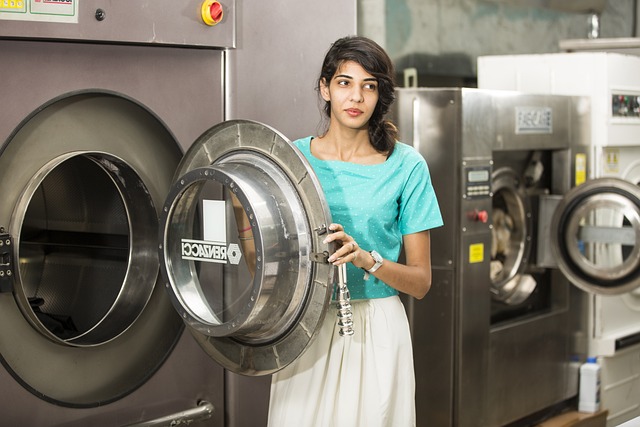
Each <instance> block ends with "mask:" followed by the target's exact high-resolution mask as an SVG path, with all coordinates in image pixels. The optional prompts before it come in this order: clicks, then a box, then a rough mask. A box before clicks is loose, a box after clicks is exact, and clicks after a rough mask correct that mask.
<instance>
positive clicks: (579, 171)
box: [576, 153, 587, 185]
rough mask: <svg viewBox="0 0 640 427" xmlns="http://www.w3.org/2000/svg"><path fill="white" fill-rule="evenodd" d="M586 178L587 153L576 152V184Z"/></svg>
mask: <svg viewBox="0 0 640 427" xmlns="http://www.w3.org/2000/svg"><path fill="white" fill-rule="evenodd" d="M586 180H587V155H586V154H584V153H579V154H576V185H580V184H582V183H584V182H585V181H586Z"/></svg>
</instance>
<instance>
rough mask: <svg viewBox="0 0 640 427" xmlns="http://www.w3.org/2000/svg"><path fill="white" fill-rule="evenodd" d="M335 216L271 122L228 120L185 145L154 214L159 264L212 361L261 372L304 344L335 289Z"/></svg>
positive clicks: (305, 167)
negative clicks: (331, 241)
mask: <svg viewBox="0 0 640 427" xmlns="http://www.w3.org/2000/svg"><path fill="white" fill-rule="evenodd" d="M330 221H331V218H330V213H329V209H328V206H327V204H326V202H325V199H324V195H323V193H322V189H321V187H320V185H319V182H318V181H317V178H316V176H315V174H314V173H313V171H312V169H311V167H310V166H309V164H308V163H307V161H306V159H305V158H304V156H303V155H302V154H301V153H300V152H299V151H298V150H297V148H296V147H295V146H293V145H292V144H291V143H290V142H289V141H288V140H287V139H286V138H285V137H284V136H282V135H281V134H279V133H278V132H277V131H275V130H273V129H271V128H269V127H268V126H265V125H262V124H260V123H256V122H250V121H228V122H223V123H221V124H219V125H217V126H215V127H213V128H211V129H210V130H209V131H207V132H205V134H203V135H202V136H201V137H200V138H199V139H198V141H196V143H195V144H194V145H193V146H192V147H191V149H190V150H189V151H188V152H187V153H186V155H185V157H184V158H183V161H182V162H181V164H180V166H179V168H178V172H177V175H176V180H175V184H174V186H173V188H172V190H171V191H170V193H169V196H168V198H167V201H166V203H165V206H164V209H163V214H162V217H161V227H160V229H161V237H160V238H161V244H160V257H161V265H162V266H163V267H164V268H162V270H163V274H164V279H165V283H164V285H165V286H166V288H167V289H168V290H169V293H170V296H171V298H172V301H173V304H174V307H175V308H176V309H177V310H178V312H179V313H180V316H181V317H182V318H183V320H184V321H185V323H186V324H187V325H188V327H189V329H190V330H191V332H192V333H193V335H194V336H195V338H196V340H197V341H198V342H199V344H200V345H201V346H202V348H203V349H204V350H205V351H206V352H207V353H208V354H209V355H210V356H211V357H212V358H213V359H214V360H215V361H217V362H218V363H220V364H221V365H222V366H224V367H225V368H227V369H229V370H231V371H233V372H236V373H240V374H244V375H253V376H255V375H266V374H271V373H273V372H276V371H278V370H280V369H282V368H284V367H285V366H287V365H288V364H290V363H291V362H292V361H293V360H295V359H296V358H297V357H298V356H299V355H300V354H301V353H302V352H303V351H304V350H305V349H306V348H307V346H308V345H309V343H310V342H311V341H312V339H313V338H314V336H315V334H316V331H317V330H318V327H319V325H320V323H321V322H322V320H323V318H324V315H325V313H326V309H327V306H328V304H329V300H330V297H331V292H332V287H331V286H330V285H331V283H332V278H333V269H332V268H331V265H330V264H329V263H328V262H327V261H326V259H327V257H328V255H329V252H330V251H331V250H332V249H333V248H331V247H330V246H329V245H328V244H324V243H322V240H323V239H324V236H323V235H324V234H325V233H326V231H327V226H328V225H329V224H330Z"/></svg>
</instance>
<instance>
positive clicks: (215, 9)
mask: <svg viewBox="0 0 640 427" xmlns="http://www.w3.org/2000/svg"><path fill="white" fill-rule="evenodd" d="M201 14H202V20H203V21H204V23H205V24H207V25H209V26H213V25H216V24H217V23H218V22H220V21H222V17H223V16H224V11H223V10H222V5H221V4H220V3H219V2H217V1H215V0H205V1H203V2H202V9H201Z"/></svg>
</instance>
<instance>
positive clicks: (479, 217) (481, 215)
mask: <svg viewBox="0 0 640 427" xmlns="http://www.w3.org/2000/svg"><path fill="white" fill-rule="evenodd" d="M469 219H471V220H472V221H480V222H482V223H484V224H486V223H487V221H489V213H488V212H487V211H485V210H482V211H479V210H477V209H476V210H474V211H473V212H469Z"/></svg>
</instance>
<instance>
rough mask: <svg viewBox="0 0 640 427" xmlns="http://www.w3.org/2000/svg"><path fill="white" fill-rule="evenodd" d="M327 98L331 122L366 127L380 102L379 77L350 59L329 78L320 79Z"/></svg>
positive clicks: (323, 95) (348, 126)
mask: <svg viewBox="0 0 640 427" xmlns="http://www.w3.org/2000/svg"><path fill="white" fill-rule="evenodd" d="M320 92H321V94H322V98H323V99H324V100H325V101H328V102H331V124H332V125H339V126H344V127H347V128H349V129H366V128H367V125H368V123H369V119H370V118H371V115H372V114H373V111H374V110H375V108H376V104H377V103H378V80H377V79H376V78H375V77H373V76H372V75H371V74H369V73H368V72H367V71H365V69H364V68H362V66H361V65H360V64H358V63H357V62H354V61H347V62H345V63H344V64H342V66H340V68H338V70H337V71H336V73H335V75H334V76H333V78H332V79H331V82H329V85H327V84H326V81H322V82H321V83H320Z"/></svg>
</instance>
